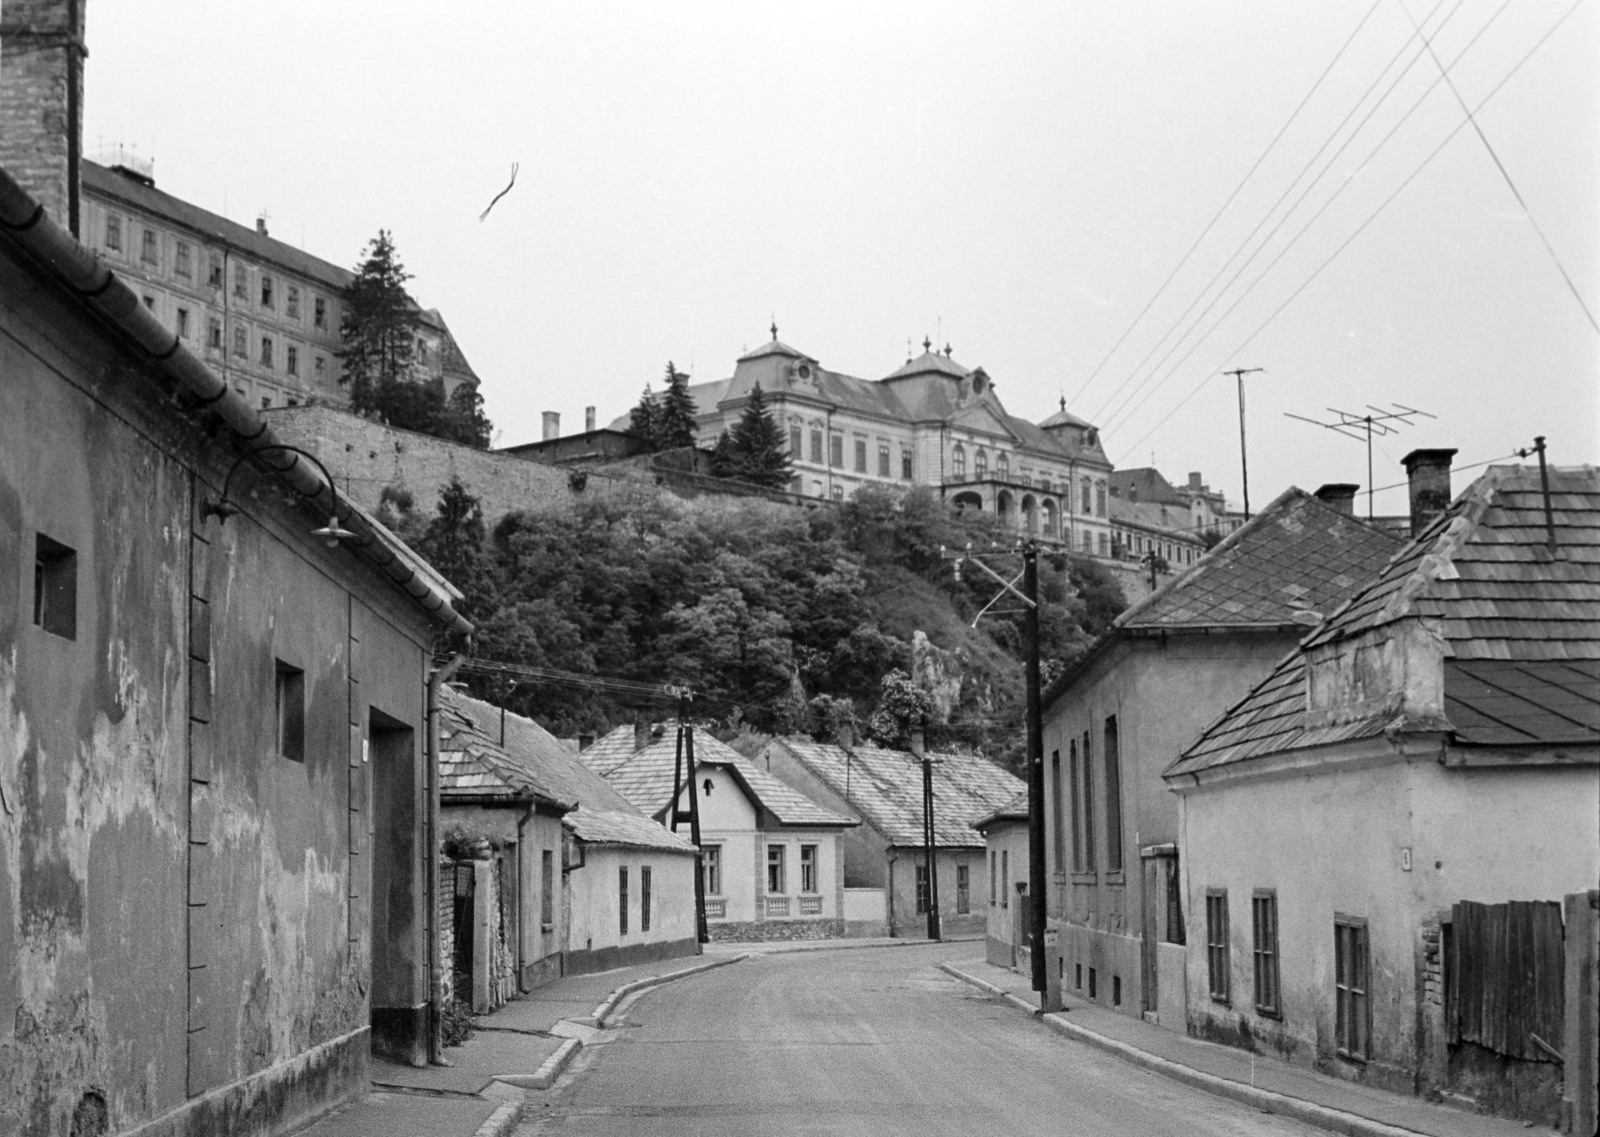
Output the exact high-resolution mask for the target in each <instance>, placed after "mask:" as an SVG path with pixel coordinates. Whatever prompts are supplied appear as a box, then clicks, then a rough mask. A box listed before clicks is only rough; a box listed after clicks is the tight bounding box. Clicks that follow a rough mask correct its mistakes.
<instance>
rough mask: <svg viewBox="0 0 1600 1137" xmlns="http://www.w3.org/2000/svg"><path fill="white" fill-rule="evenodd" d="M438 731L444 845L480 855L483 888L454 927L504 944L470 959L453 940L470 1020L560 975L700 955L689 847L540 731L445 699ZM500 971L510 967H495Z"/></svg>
mask: <svg viewBox="0 0 1600 1137" xmlns="http://www.w3.org/2000/svg"><path fill="white" fill-rule="evenodd" d="M439 730H440V778H439V784H440V798H441V812H442V815H443V825H444V829H445V832H446V833H447V834H453V835H454V837H455V841H456V843H458V844H459V843H463V842H471V841H474V840H476V841H481V842H482V843H481V844H480V845H479V851H478V854H477V855H478V857H479V858H480V861H479V865H476V866H473V871H475V872H476V873H477V874H478V876H479V877H480V878H483V879H476V880H474V881H473V883H472V885H471V890H470V892H468V891H467V890H466V889H463V888H458V889H457V890H456V891H457V895H458V899H457V906H458V908H459V909H461V912H460V914H459V917H458V920H457V926H458V927H467V926H472V927H475V928H478V929H490V938H491V940H494V939H495V937H496V936H498V937H499V939H498V940H497V941H496V942H492V943H489V944H485V943H482V942H477V943H474V944H473V945H471V947H470V950H465V949H462V948H461V945H460V943H459V939H458V943H457V948H458V950H457V951H456V953H455V954H456V957H457V960H458V970H460V971H464V972H466V973H468V974H470V975H471V976H472V977H473V981H474V983H473V1002H474V1006H475V1008H478V1007H481V1008H483V1009H487V1008H488V1007H491V1006H494V1005H497V1004H498V1003H499V1002H502V1001H504V999H506V998H508V997H510V996H511V995H513V994H515V993H517V992H518V991H521V992H527V991H531V990H533V989H534V988H536V987H538V986H540V985H542V984H543V983H547V982H549V981H550V980H552V979H555V978H558V977H560V976H562V975H581V974H586V973H588V972H592V971H605V970H609V969H611V968H614V967H623V966H629V965H632V964H636V963H648V962H652V961H655V960H660V959H671V958H676V957H679V956H684V955H693V954H696V953H697V952H698V951H699V940H698V937H697V936H696V934H695V907H694V904H695V899H694V874H695V861H696V858H695V848H694V845H692V844H691V843H690V842H689V841H688V840H687V839H686V838H685V837H683V836H679V835H677V834H674V833H672V832H670V831H669V830H668V829H667V828H666V827H665V826H663V825H661V824H660V823H659V822H657V821H655V820H653V819H652V818H650V817H647V816H646V815H645V814H643V813H642V812H640V811H639V810H638V809H637V808H635V807H634V806H633V805H632V803H630V802H629V801H628V799H627V798H625V797H623V796H622V794H620V793H618V792H617V791H616V789H614V788H613V787H612V786H611V785H610V783H608V782H607V781H606V780H605V779H604V778H603V777H601V776H600V775H599V774H597V773H595V772H594V771H593V770H591V769H589V767H587V766H586V765H584V763H583V762H582V761H581V760H580V758H579V756H578V753H577V751H576V749H574V748H572V747H570V746H568V745H567V744H565V743H563V742H561V741H560V740H559V739H557V738H556V737H555V736H554V735H552V734H550V733H549V732H548V731H546V730H545V729H544V728H543V727H541V726H540V725H539V724H538V723H536V722H534V721H533V720H532V719H529V718H524V717H523V716H521V715H518V714H515V713H513V712H511V711H508V710H506V709H505V708H503V707H497V706H494V705H493V704H490V703H486V702H483V701H481V700H479V699H474V698H472V697H470V696H468V695H465V694H461V693H458V692H455V691H449V692H448V694H447V695H446V696H445V699H444V706H443V708H442V710H441V713H440V721H439ZM464 893H465V894H464ZM496 899H497V900H498V907H496V905H495V903H493V901H495V900H496ZM469 904H470V905H471V906H472V915H471V916H469V915H468V912H467V906H468V905H469ZM502 928H503V929H504V931H503V932H497V931H496V930H497V929H502ZM480 941H481V937H480ZM502 958H503V959H505V960H507V961H510V963H511V964H512V965H513V966H508V967H502V966H499V964H498V960H500V959H502ZM508 975H509V976H510V980H511V981H509V982H508V980H507V976H508Z"/></svg>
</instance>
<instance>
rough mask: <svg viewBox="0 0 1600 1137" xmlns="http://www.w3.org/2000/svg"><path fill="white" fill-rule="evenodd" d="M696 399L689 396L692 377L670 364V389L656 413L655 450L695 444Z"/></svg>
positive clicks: (668, 381)
mask: <svg viewBox="0 0 1600 1137" xmlns="http://www.w3.org/2000/svg"><path fill="white" fill-rule="evenodd" d="M694 416H695V405H694V396H692V395H690V394H689V377H688V376H687V375H685V374H684V373H683V372H681V371H679V370H678V369H677V368H676V367H674V366H673V365H672V361H671V360H670V359H669V360H668V361H667V390H666V393H665V394H664V395H662V396H661V403H660V406H659V407H658V408H657V414H656V424H655V426H656V437H655V448H656V449H657V450H676V449H678V448H679V447H683V446H693V445H694Z"/></svg>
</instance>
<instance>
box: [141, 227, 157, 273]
mask: <svg viewBox="0 0 1600 1137" xmlns="http://www.w3.org/2000/svg"><path fill="white" fill-rule="evenodd" d="M156 249H157V245H156V231H155V230H154V229H146V230H145V231H144V232H143V233H142V234H141V235H140V241H139V259H140V260H141V261H144V262H145V264H152V265H153V264H155V263H156V259H157V253H156Z"/></svg>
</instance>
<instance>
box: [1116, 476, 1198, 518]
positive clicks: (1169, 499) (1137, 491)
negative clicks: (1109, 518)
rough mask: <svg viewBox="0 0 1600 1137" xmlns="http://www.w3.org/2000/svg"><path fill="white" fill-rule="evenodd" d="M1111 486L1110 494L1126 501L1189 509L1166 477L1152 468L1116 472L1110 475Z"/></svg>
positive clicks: (1187, 504)
mask: <svg viewBox="0 0 1600 1137" xmlns="http://www.w3.org/2000/svg"><path fill="white" fill-rule="evenodd" d="M1111 486H1112V493H1114V494H1116V495H1117V496H1118V497H1121V498H1124V499H1125V500H1127V501H1140V502H1155V503H1156V504H1157V505H1176V506H1181V507H1182V508H1184V509H1188V508H1189V503H1188V502H1186V501H1184V500H1183V498H1182V497H1180V496H1179V495H1178V491H1177V490H1175V489H1173V488H1172V483H1171V482H1169V481H1167V479H1166V475H1164V474H1162V472H1161V471H1160V470H1158V469H1156V468H1155V467H1154V466H1137V467H1135V468H1133V469H1131V470H1118V471H1117V472H1116V473H1115V474H1112V475H1111Z"/></svg>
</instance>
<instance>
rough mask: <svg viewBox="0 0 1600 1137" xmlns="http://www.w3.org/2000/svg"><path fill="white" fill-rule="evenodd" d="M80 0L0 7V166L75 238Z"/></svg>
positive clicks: (20, 1)
mask: <svg viewBox="0 0 1600 1137" xmlns="http://www.w3.org/2000/svg"><path fill="white" fill-rule="evenodd" d="M83 17H84V0H4V3H3V6H0V166H3V167H4V168H5V171H6V173H8V174H10V175H11V177H12V178H14V179H15V180H16V182H17V184H18V185H20V186H21V187H22V188H23V189H25V190H27V191H28V193H29V194H30V195H32V196H33V197H34V199H35V200H37V201H38V202H39V203H40V204H41V205H43V206H44V208H45V212H46V213H48V214H49V215H50V217H51V218H52V219H53V220H54V221H55V222H56V224H58V225H61V226H62V227H64V228H65V229H67V231H68V232H70V233H71V234H72V235H73V236H74V237H76V236H78V212H79V210H78V164H79V162H80V161H81V160H82V157H83V60H84V57H85V56H87V55H88V54H89V51H88V49H87V48H86V47H85V46H84V42H83Z"/></svg>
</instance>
